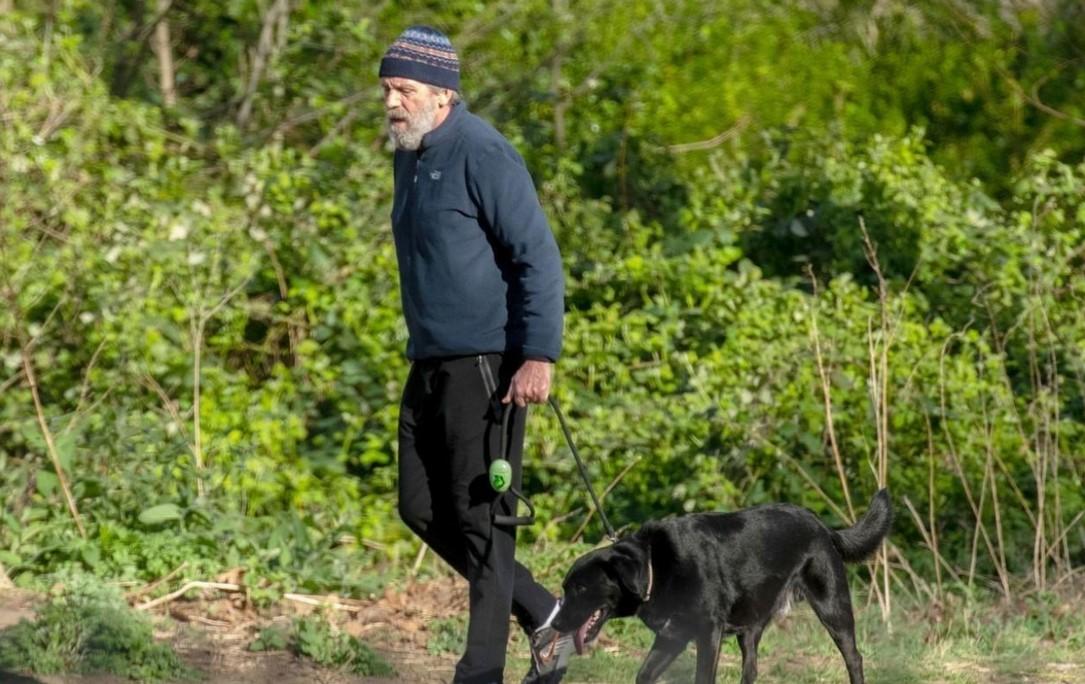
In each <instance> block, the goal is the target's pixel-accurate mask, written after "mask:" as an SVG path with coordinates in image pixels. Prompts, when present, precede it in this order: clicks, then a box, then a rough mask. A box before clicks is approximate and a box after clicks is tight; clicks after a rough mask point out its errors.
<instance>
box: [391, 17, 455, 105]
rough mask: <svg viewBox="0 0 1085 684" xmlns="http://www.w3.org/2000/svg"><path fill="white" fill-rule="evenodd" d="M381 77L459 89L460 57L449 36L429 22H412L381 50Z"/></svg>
mask: <svg viewBox="0 0 1085 684" xmlns="http://www.w3.org/2000/svg"><path fill="white" fill-rule="evenodd" d="M380 77H381V78H386V77H400V78H409V79H412V80H415V81H421V82H422V83H428V84H429V85H434V86H438V87H440V88H449V89H451V90H455V91H459V89H460V60H459V58H458V57H456V51H455V50H454V49H453V48H452V43H451V42H450V41H449V40H448V36H446V35H445V34H443V33H441V32H440V31H438V30H437V29H435V28H431V27H429V26H411V27H410V28H408V29H407V30H406V31H404V32H403V33H401V34H400V35H399V38H396V41H395V42H394V43H392V47H390V48H388V51H387V52H385V53H384V58H383V59H381V68H380Z"/></svg>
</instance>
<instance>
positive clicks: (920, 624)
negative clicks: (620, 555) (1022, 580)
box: [442, 544, 1085, 684]
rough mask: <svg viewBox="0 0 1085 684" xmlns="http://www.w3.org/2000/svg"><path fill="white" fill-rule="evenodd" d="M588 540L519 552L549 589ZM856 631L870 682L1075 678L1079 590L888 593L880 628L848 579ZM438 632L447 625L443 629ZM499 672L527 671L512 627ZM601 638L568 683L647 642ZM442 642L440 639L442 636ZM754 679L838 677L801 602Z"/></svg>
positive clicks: (731, 661) (614, 665)
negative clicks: (928, 595) (993, 594)
mask: <svg viewBox="0 0 1085 684" xmlns="http://www.w3.org/2000/svg"><path fill="white" fill-rule="evenodd" d="M590 548H591V547H590V546H588V545H565V544H562V545H553V546H550V547H548V548H536V549H532V550H529V551H526V553H523V554H520V555H521V556H522V558H521V560H522V561H523V562H524V563H525V565H527V566H528V567H529V568H531V570H532V571H533V572H534V573H535V575H536V577H537V578H539V580H540V581H541V582H543V584H544V585H546V586H547V587H550V588H551V589H557V588H558V587H559V586H560V583H561V577H562V574H563V573H564V571H565V569H566V568H568V567H569V566H570V565H571V563H572V560H573V559H574V558H576V557H577V556H579V555H581V554H582V553H584V552H586V551H587V550H589V549H590ZM853 594H854V600H855V602H856V605H857V611H856V621H857V625H856V636H857V639H858V642H859V650H860V652H861V653H862V654H863V658H864V665H865V670H866V674H867V677H868V679H869V680H870V681H872V682H878V683H879V684H914V683H915V682H925V683H928V684H1011V683H1013V684H1025V683H1033V684H1041V683H1043V684H1049V683H1050V684H1056V683H1058V684H1066V683H1069V682H1085V615H1083V614H1081V612H1080V611H1075V610H1074V608H1073V607H1074V606H1075V605H1080V598H1079V597H1067V596H1061V597H1060V596H1057V595H1054V594H1046V595H1041V596H1035V595H1034V596H1031V597H1029V598H1025V599H1021V600H1019V601H1018V602H1017V603H1015V604H1014V605H1012V606H1006V605H1001V604H997V603H996V602H995V600H994V599H993V598H990V599H987V598H983V597H978V598H972V599H969V600H966V599H964V598H959V597H956V596H954V595H948V596H947V597H946V599H945V603H944V604H943V605H939V606H931V605H929V604H927V603H924V602H920V601H917V600H915V599H914V598H910V597H906V596H903V595H897V596H896V597H895V603H894V612H893V617H892V618H891V620H890V623H889V625H886V624H884V623H883V622H882V619H881V614H880V612H879V611H878V609H877V607H876V606H875V605H874V604H871V605H870V607H869V608H865V607H864V606H865V604H866V594H865V588H864V587H863V585H862V583H861V582H859V581H855V582H853ZM446 631H447V630H446ZM513 631H514V634H513V638H512V641H511V643H510V645H509V661H508V666H507V668H506V673H507V675H508V676H509V677H510V678H511V677H513V676H514V675H518V674H522V673H523V672H526V671H527V667H528V652H527V640H526V639H525V638H524V637H523V636H522V635H521V634H519V630H513ZM603 634H604V636H605V640H604V642H603V643H602V644H601V645H600V646H597V647H596V648H594V649H593V650H592V651H590V652H589V653H588V654H586V655H585V656H582V657H574V658H573V659H572V661H571V663H570V667H569V674H568V676H567V677H566V679H565V681H566V682H568V683H569V684H578V683H588V682H591V683H598V684H609V683H614V684H618V683H619V682H630V681H633V680H634V679H635V677H636V672H637V669H638V668H639V667H640V663H641V661H642V660H643V658H644V656H645V654H646V653H647V652H648V649H649V648H650V646H651V643H652V638H653V637H652V633H651V632H650V631H649V630H648V628H647V627H645V626H644V625H643V624H642V623H641V622H640V621H639V620H637V619H636V618H629V619H624V620H614V621H611V622H608V623H607V625H606V627H605V628H604V630H603ZM442 641H443V642H445V643H449V641H450V639H449V636H448V635H443V636H442ZM758 664H759V671H760V677H759V680H758V681H763V682H766V683H771V682H786V683H787V684H821V683H826V682H833V683H836V682H841V681H846V679H847V675H846V671H845V669H844V662H843V659H842V658H841V657H840V654H839V652H838V651H837V650H836V647H835V645H834V644H833V642H832V640H831V639H830V638H829V635H828V633H827V632H826V631H825V629H824V628H823V627H822V626H821V624H820V623H819V622H818V620H817V617H816V616H815V615H814V614H813V611H811V610H810V607H809V606H807V605H806V604H804V603H800V604H798V605H797V606H796V607H795V609H794V611H793V612H792V613H791V615H790V616H788V617H787V618H785V619H783V620H782V621H779V622H777V623H776V624H774V625H772V626H771V627H769V628H768V629H767V630H766V631H765V636H764V638H763V640H762V642H761V648H760V651H759V662H758ZM695 668H696V658H695V651H694V649H693V647H692V645H691V646H690V647H688V648H687V650H686V652H685V653H684V654H683V655H682V656H681V657H680V658H679V659H678V660H677V661H676V662H675V663H674V664H673V665H672V666H671V668H670V669H669V670H668V671H667V673H666V674H665V676H664V680H663V681H664V682H669V683H671V684H677V683H678V682H689V681H692V680H693V676H694V671H695ZM740 676H741V655H740V654H739V650H738V645H737V642H736V641H735V640H734V639H727V640H725V641H724V645H723V649H722V653H721V656H720V668H719V681H720V682H737V681H739V679H740Z"/></svg>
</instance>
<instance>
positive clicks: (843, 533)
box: [830, 489, 893, 563]
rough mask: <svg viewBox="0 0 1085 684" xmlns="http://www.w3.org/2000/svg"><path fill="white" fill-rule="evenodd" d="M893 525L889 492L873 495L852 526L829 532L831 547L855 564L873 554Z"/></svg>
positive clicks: (882, 491) (881, 491) (880, 491)
mask: <svg viewBox="0 0 1085 684" xmlns="http://www.w3.org/2000/svg"><path fill="white" fill-rule="evenodd" d="M892 524H893V507H892V505H891V504H890V503H889V490H887V489H881V490H879V491H878V493H877V494H875V495H874V499H873V500H872V501H871V502H870V508H869V509H867V512H866V514H865V515H864V516H863V517H862V518H860V519H859V521H858V522H856V523H855V524H854V525H852V526H851V527H849V528H847V529H843V530H831V531H830V533H831V534H832V537H833V545H834V546H836V550H837V551H839V552H840V555H841V557H843V559H844V560H845V561H847V562H848V563H857V562H859V561H861V560H863V559H864V558H866V557H867V556H869V555H870V554H872V553H874V552H875V551H876V550H877V549H878V547H879V546H880V545H881V543H882V540H883V539H885V536H886V535H887V534H889V528H890V527H891V526H892Z"/></svg>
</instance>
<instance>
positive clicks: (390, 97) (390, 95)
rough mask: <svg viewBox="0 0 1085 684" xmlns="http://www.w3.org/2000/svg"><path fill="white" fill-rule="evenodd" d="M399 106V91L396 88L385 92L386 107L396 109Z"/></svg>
mask: <svg viewBox="0 0 1085 684" xmlns="http://www.w3.org/2000/svg"><path fill="white" fill-rule="evenodd" d="M397 107H399V93H397V92H396V91H394V90H389V91H388V92H387V93H385V94H384V108H385V109H396V108H397Z"/></svg>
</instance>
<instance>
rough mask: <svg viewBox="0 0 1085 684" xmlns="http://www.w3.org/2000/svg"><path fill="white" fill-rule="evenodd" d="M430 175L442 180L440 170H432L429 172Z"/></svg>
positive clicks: (432, 177) (433, 178)
mask: <svg viewBox="0 0 1085 684" xmlns="http://www.w3.org/2000/svg"><path fill="white" fill-rule="evenodd" d="M429 177H430V178H431V179H432V180H441V172H440V171H430V172H429Z"/></svg>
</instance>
